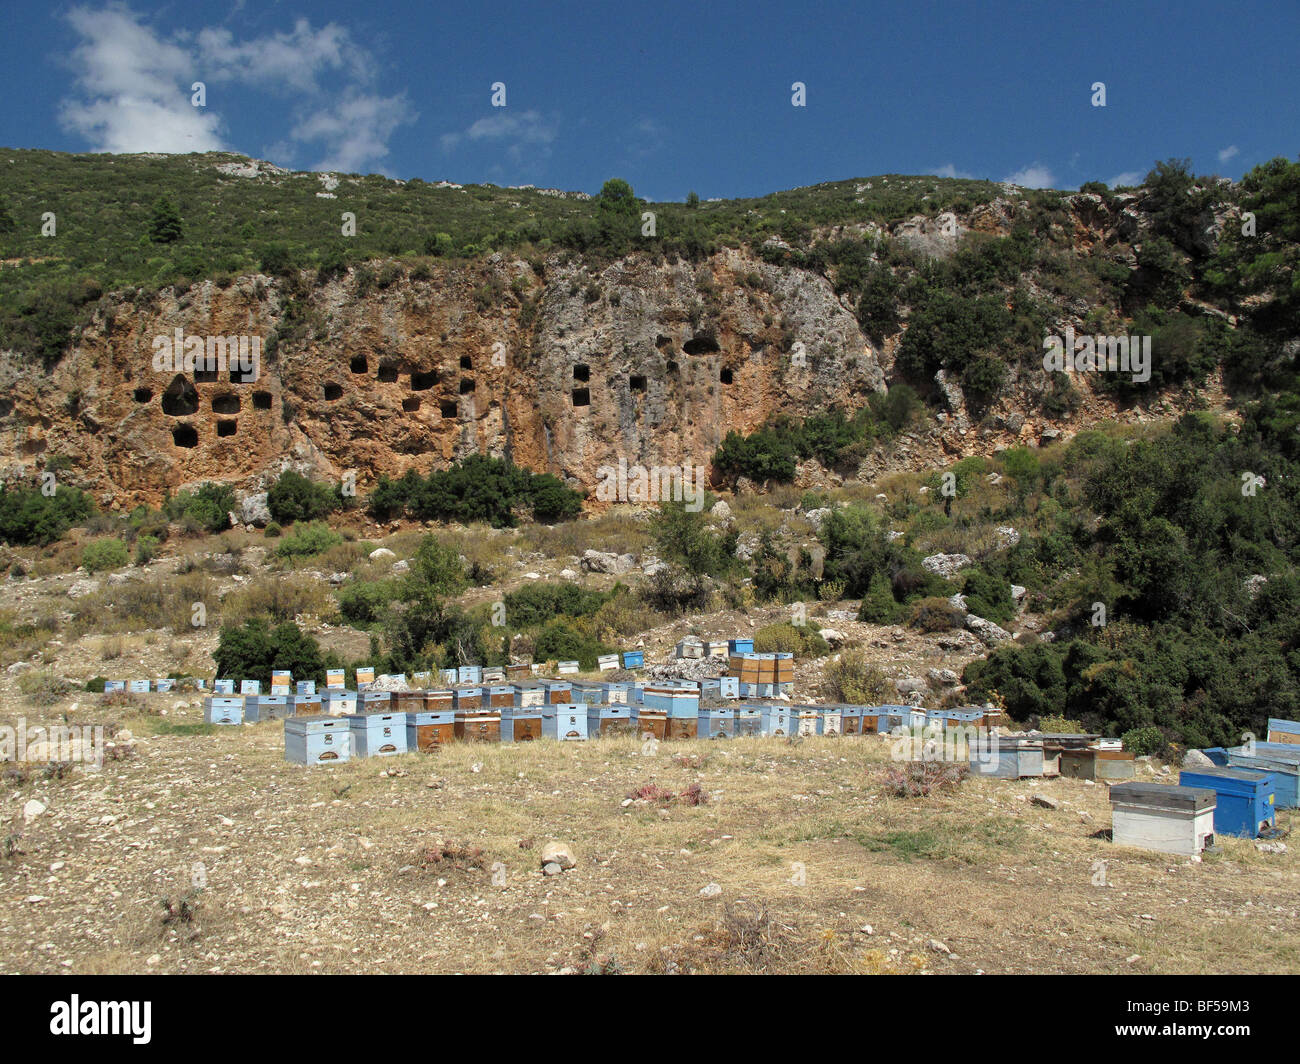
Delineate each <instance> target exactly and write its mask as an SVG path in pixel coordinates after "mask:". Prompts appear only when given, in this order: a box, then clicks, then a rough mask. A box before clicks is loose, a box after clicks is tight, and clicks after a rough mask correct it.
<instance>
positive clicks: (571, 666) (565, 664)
mask: <svg viewBox="0 0 1300 1064" xmlns="http://www.w3.org/2000/svg"><path fill="white" fill-rule="evenodd" d="M578 665H579V663H578V662H576V661H559V662H556V664H555V671H556V672H558V673H559V674H560V675H561V676H572V675H574V674H575V673H577V672H578V671H579V669H578Z"/></svg>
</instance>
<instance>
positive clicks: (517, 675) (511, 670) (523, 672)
mask: <svg viewBox="0 0 1300 1064" xmlns="http://www.w3.org/2000/svg"><path fill="white" fill-rule="evenodd" d="M532 674H533V668H532V664H531V663H529V662H525V663H524V664H522V665H507V666H506V679H507V680H526V679H528V677H530V676H531V675H532Z"/></svg>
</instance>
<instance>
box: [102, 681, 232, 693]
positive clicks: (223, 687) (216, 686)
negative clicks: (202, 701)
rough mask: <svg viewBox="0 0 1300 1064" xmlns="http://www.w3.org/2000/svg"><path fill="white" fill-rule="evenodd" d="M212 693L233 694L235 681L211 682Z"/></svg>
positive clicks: (120, 689)
mask: <svg viewBox="0 0 1300 1064" xmlns="http://www.w3.org/2000/svg"><path fill="white" fill-rule="evenodd" d="M104 690H108V688H107V686H105V688H104ZM117 690H119V691H124V690H126V688H125V686H123V687H119V688H117ZM212 693H213V694H214V695H233V694H234V693H235V681H234V680H213V681H212Z"/></svg>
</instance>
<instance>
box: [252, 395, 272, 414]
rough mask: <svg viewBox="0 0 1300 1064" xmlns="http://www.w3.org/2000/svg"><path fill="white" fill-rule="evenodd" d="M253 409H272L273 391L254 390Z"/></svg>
mask: <svg viewBox="0 0 1300 1064" xmlns="http://www.w3.org/2000/svg"><path fill="white" fill-rule="evenodd" d="M253 409H254V410H270V409H271V393H270V392H254V393H253Z"/></svg>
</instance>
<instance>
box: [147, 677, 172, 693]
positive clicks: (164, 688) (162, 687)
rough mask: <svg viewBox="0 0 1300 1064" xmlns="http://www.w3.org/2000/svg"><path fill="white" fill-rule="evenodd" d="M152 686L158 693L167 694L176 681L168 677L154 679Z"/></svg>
mask: <svg viewBox="0 0 1300 1064" xmlns="http://www.w3.org/2000/svg"><path fill="white" fill-rule="evenodd" d="M153 686H154V690H155V691H158V692H159V693H160V694H168V693H169V692H170V691H171V690H172V689H173V688H174V687H175V686H176V681H175V680H173V679H171V678H170V677H168V678H167V679H163V680H155V681H154V684H153Z"/></svg>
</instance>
